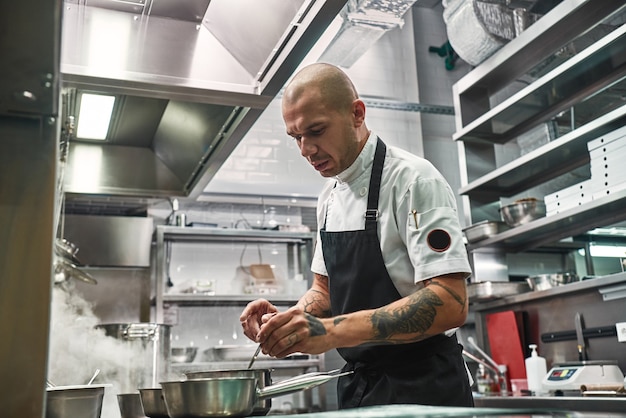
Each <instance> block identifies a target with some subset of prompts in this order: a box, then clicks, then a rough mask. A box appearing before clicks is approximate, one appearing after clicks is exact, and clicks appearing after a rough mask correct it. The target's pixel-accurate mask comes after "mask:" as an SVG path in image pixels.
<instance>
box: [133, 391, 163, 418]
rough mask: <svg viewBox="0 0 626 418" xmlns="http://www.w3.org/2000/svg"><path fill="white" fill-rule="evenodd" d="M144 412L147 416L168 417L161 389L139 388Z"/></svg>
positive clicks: (153, 417) (155, 417)
mask: <svg viewBox="0 0 626 418" xmlns="http://www.w3.org/2000/svg"><path fill="white" fill-rule="evenodd" d="M139 396H140V397H141V405H142V406H143V412H144V414H145V415H146V416H147V417H149V418H169V417H170V416H169V415H168V414H167V407H166V406H165V399H164V398H163V390H162V389H160V388H154V389H153V388H144V389H139Z"/></svg>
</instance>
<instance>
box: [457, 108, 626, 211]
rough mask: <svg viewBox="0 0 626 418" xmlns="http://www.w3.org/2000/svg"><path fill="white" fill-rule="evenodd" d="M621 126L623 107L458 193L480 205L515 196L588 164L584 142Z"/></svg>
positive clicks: (625, 116)
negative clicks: (482, 202)
mask: <svg viewBox="0 0 626 418" xmlns="http://www.w3.org/2000/svg"><path fill="white" fill-rule="evenodd" d="M624 125H626V105H624V106H622V107H620V108H618V109H615V110H613V111H612V112H609V113H607V114H606V115H604V116H602V117H600V118H598V119H596V120H594V121H592V122H589V123H587V124H586V125H583V126H582V127H580V128H578V129H576V130H574V131H572V132H570V133H568V134H567V135H564V136H562V137H561V138H558V139H556V140H554V141H552V142H550V143H548V144H546V145H544V146H542V147H540V148H538V149H536V150H534V151H531V152H529V153H528V154H525V155H523V156H522V157H520V158H518V159H516V160H514V161H512V162H510V163H508V164H506V165H503V166H502V167H499V168H497V169H496V170H493V171H492V172H490V173H489V174H487V175H485V176H483V177H480V178H478V179H476V180H474V181H473V182H471V183H469V184H468V185H466V186H464V187H461V188H460V189H459V193H460V194H462V195H468V196H469V197H470V198H472V199H478V200H483V201H495V200H497V199H498V198H500V197H502V196H507V197H509V196H513V195H515V194H518V193H520V192H522V191H524V190H527V189H529V188H531V187H534V186H536V185H539V184H542V183H544V182H545V181H547V180H551V179H553V178H556V177H558V176H559V175H561V174H564V173H567V172H569V171H570V170H572V169H575V168H577V167H580V166H582V165H584V164H587V163H589V152H588V150H587V142H589V141H591V140H593V139H596V138H598V137H600V136H602V135H604V134H606V133H608V132H611V131H613V130H615V129H618V128H620V127H622V126H624Z"/></svg>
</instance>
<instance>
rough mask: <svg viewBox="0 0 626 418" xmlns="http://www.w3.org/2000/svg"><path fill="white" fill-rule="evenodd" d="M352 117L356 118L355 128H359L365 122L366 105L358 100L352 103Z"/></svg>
mask: <svg viewBox="0 0 626 418" xmlns="http://www.w3.org/2000/svg"><path fill="white" fill-rule="evenodd" d="M352 116H353V117H354V127H355V128H358V127H360V126H361V125H363V123H364V122H365V103H363V100H361V99H356V100H355V101H353V102H352Z"/></svg>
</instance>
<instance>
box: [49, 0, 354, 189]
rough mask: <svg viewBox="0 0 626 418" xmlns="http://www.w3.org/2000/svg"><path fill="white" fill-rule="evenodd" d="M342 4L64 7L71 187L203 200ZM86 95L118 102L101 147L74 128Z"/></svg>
mask: <svg viewBox="0 0 626 418" xmlns="http://www.w3.org/2000/svg"><path fill="white" fill-rule="evenodd" d="M345 3H346V0H327V1H319V0H317V1H316V0H264V1H262V2H259V1H256V0H237V1H232V0H177V1H176V2H173V1H172V0H127V1H124V2H120V1H116V0H67V1H66V2H65V3H64V6H65V7H64V11H63V20H62V36H61V43H62V47H61V79H62V99H63V101H62V104H61V107H62V116H61V117H62V121H63V122H64V128H63V132H62V143H63V144H64V146H65V152H66V157H65V163H64V164H65V167H64V169H63V184H64V191H65V192H66V193H69V194H81V195H84V194H87V195H108V196H135V197H148V198H152V197H154V198H158V197H189V198H196V197H197V196H198V195H199V194H200V193H201V192H202V190H203V189H204V188H205V186H206V184H207V183H208V182H209V181H210V180H211V178H212V177H213V176H214V175H215V173H216V172H217V170H218V169H219V168H220V166H221V165H222V164H223V163H224V161H225V160H226V159H227V157H228V156H229V155H230V153H231V152H232V151H233V150H234V148H235V147H236V146H237V144H238V143H239V141H240V140H241V139H242V138H243V136H244V135H245V133H246V132H247V131H248V130H249V129H250V127H251V126H252V125H253V123H254V122H255V121H256V120H257V118H258V117H259V116H260V115H261V113H262V112H263V111H264V110H265V108H266V107H267V105H268V104H269V103H270V102H271V100H272V99H273V98H274V96H275V95H276V94H277V93H278V92H279V91H280V89H281V88H282V86H283V85H284V84H285V82H286V81H287V79H288V78H289V77H290V75H291V74H292V72H293V71H294V70H295V69H296V68H297V66H298V65H299V64H300V62H301V61H302V59H303V58H304V57H305V55H306V54H307V53H308V51H309V50H310V49H311V47H312V46H313V45H314V44H315V42H316V41H317V39H318V38H319V37H320V36H321V35H322V33H323V32H324V30H325V29H326V27H327V26H328V25H329V24H330V23H331V22H332V21H333V19H334V18H335V17H336V16H337V14H338V13H339V11H340V10H341V9H342V7H343V6H344V4H345ZM86 93H90V94H101V95H110V96H113V97H114V98H115V102H114V105H113V110H112V119H111V124H110V125H109V127H108V131H107V133H106V138H105V139H104V140H91V139H88V138H80V137H78V136H77V134H76V130H75V129H74V122H73V121H74V120H75V121H76V123H77V124H79V125H80V123H81V116H80V115H79V114H78V109H79V108H80V104H81V101H82V97H83V94H86ZM64 139H65V140H64Z"/></svg>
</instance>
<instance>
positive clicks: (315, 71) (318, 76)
mask: <svg viewBox="0 0 626 418" xmlns="http://www.w3.org/2000/svg"><path fill="white" fill-rule="evenodd" d="M305 91H306V92H307V93H308V94H310V95H311V94H316V95H317V96H318V99H319V100H320V102H321V103H323V104H324V106H326V107H328V108H331V109H333V110H337V111H346V110H349V109H350V107H351V105H352V102H353V101H354V100H356V99H358V97H359V96H358V94H357V92H356V89H355V88H354V85H353V84H352V81H350V78H349V77H348V76H347V75H346V73H344V72H343V71H342V70H341V69H339V68H338V67H335V66H334V65H330V64H323V63H317V64H312V65H309V66H307V67H304V68H303V69H302V70H300V71H299V72H298V73H297V74H296V75H295V76H294V77H293V79H292V80H291V82H290V83H289V84H288V85H287V87H286V88H285V93H284V94H283V108H284V107H285V106H289V105H292V104H294V103H295V102H296V101H297V100H298V99H299V98H300V97H301V96H302V94H303V93H304V92H305Z"/></svg>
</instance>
